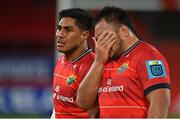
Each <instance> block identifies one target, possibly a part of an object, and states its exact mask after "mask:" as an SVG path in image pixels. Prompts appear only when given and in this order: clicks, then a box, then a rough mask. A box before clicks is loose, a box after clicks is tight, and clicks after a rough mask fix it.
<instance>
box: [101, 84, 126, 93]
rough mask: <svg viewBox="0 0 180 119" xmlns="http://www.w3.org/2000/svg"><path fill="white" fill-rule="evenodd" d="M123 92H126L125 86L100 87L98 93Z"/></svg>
mask: <svg viewBox="0 0 180 119" xmlns="http://www.w3.org/2000/svg"><path fill="white" fill-rule="evenodd" d="M119 91H120V92H121V91H124V87H123V85H121V86H105V87H100V88H99V90H98V93H101V92H103V93H107V92H119Z"/></svg>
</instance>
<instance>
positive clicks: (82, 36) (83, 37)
mask: <svg viewBox="0 0 180 119" xmlns="http://www.w3.org/2000/svg"><path fill="white" fill-rule="evenodd" d="M89 35H90V33H89V31H83V32H82V35H81V39H82V41H85V40H87V39H88V37H89Z"/></svg>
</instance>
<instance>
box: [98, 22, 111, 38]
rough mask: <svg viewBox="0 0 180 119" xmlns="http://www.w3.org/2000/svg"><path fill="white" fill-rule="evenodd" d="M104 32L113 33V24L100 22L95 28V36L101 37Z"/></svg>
mask: <svg viewBox="0 0 180 119" xmlns="http://www.w3.org/2000/svg"><path fill="white" fill-rule="evenodd" d="M103 31H109V32H111V31H113V26H112V24H109V23H107V22H106V21H105V20H101V21H99V22H98V23H97V24H96V26H95V36H99V35H100V34H101V33H102V32H103Z"/></svg>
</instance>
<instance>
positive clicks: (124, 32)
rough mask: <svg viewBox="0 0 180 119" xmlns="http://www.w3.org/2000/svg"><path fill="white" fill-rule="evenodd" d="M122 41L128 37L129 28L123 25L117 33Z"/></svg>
mask: <svg viewBox="0 0 180 119" xmlns="http://www.w3.org/2000/svg"><path fill="white" fill-rule="evenodd" d="M118 33H119V35H120V36H121V38H122V39H127V38H128V37H129V35H130V33H129V28H128V27H127V26H125V25H121V26H120V28H119V31H118Z"/></svg>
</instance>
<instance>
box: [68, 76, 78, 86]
mask: <svg viewBox="0 0 180 119" xmlns="http://www.w3.org/2000/svg"><path fill="white" fill-rule="evenodd" d="M75 80H76V76H74V75H71V76H69V77H68V78H67V80H66V83H67V84H68V85H71V84H72V83H73V82H74V81H75Z"/></svg>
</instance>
